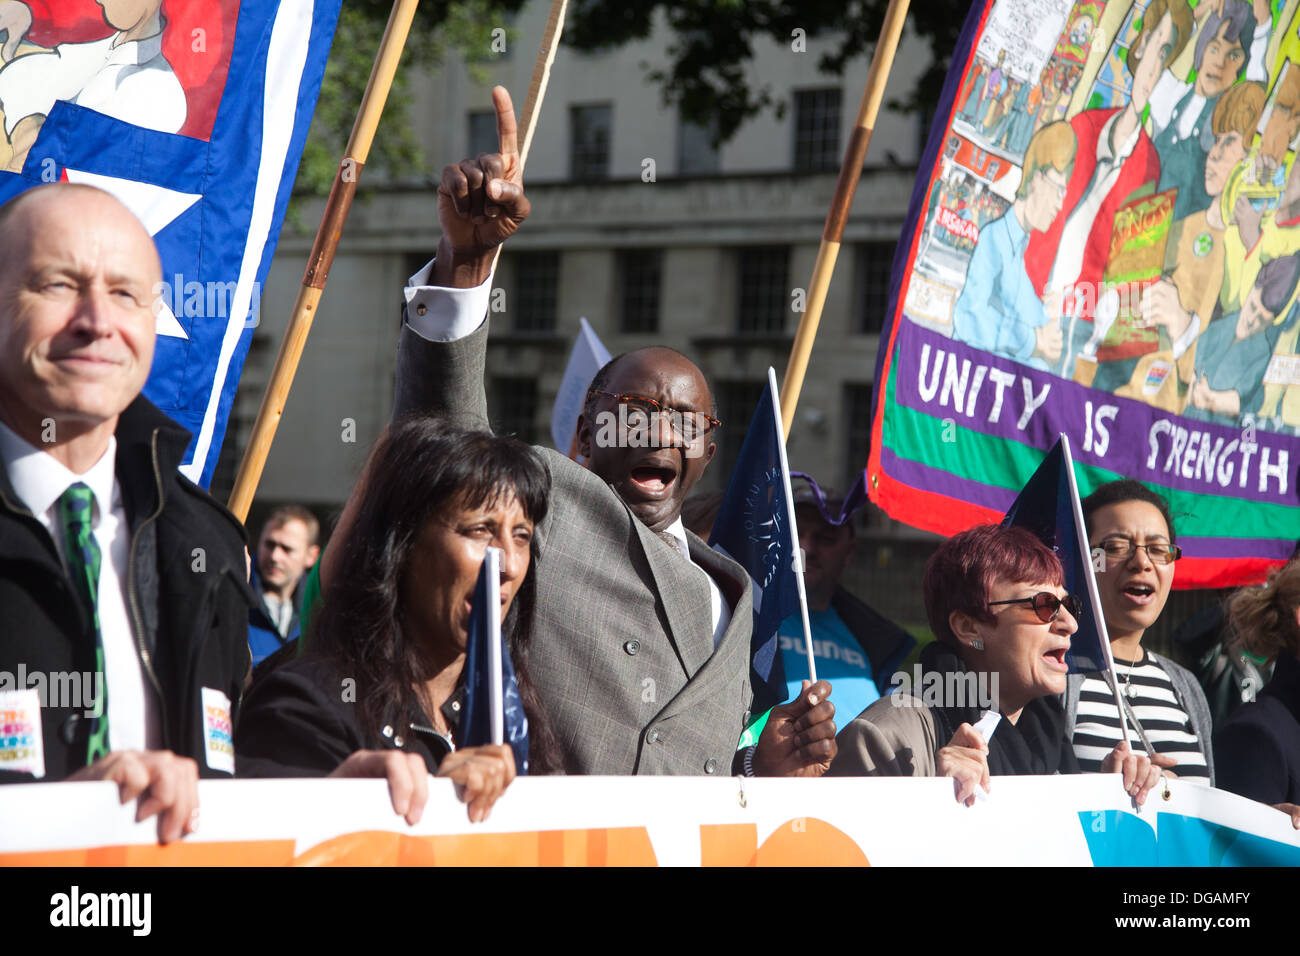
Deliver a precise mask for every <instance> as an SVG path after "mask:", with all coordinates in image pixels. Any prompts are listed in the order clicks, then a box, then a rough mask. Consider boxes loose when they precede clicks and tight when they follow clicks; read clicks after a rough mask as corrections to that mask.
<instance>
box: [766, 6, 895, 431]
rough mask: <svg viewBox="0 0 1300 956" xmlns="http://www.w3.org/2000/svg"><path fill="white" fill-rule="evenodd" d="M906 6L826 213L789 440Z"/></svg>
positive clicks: (889, 13) (785, 413) (785, 405)
mask: <svg viewBox="0 0 1300 956" xmlns="http://www.w3.org/2000/svg"><path fill="white" fill-rule="evenodd" d="M907 5H908V0H889V9H888V10H886V11H885V21H884V23H883V24H881V27H880V39H879V40H877V41H876V52H875V55H874V56H872V58H871V70H870V72H869V73H868V74H867V85H866V88H865V89H863V91H862V103H861V104H860V105H859V106H858V118H857V120H856V122H855V123H854V126H853V133H852V135H851V136H850V137H849V145H848V149H846V150H845V152H844V163H843V165H841V166H840V178H839V181H838V182H836V184H835V195H834V196H833V197H832V198H831V208H830V209H829V210H828V211H827V213H826V225H825V227H824V228H823V229H822V241H821V246H820V248H818V250H817V261H816V262H815V263H814V264H813V272H812V280H811V281H810V282H809V284H808V301H807V308H806V310H805V311H804V314H803V318H802V319H800V320H799V330H798V331H797V332H796V333H795V336H794V344H793V345H792V346H791V348H790V361H789V363H788V364H787V365H786V369H785V377H784V379H783V380H782V390H781V418H782V421H783V423H784V426H785V431H786V434H789V432H790V428H791V426H792V425H793V424H794V410H795V407H796V406H797V405H798V404H799V392H800V391H801V390H802V389H803V379H804V373H806V372H807V371H808V356H809V355H810V354H811V352H812V347H813V340H814V339H815V338H816V337H817V326H818V324H819V323H820V322H821V318H822V306H823V305H824V304H825V302H826V291H827V289H828V288H829V287H830V284H831V273H832V272H834V271H835V258H836V257H837V256H838V255H839V252H840V240H841V239H842V238H843V236H844V224H845V223H846V222H847V221H848V218H849V209H850V208H851V207H852V205H853V193H854V191H855V190H856V189H857V187H858V179H859V178H861V176H862V164H863V162H864V161H865V160H866V158H867V146H868V145H869V144H870V142H871V131H872V129H873V128H874V127H875V125H876V114H877V113H878V112H879V111H880V100H881V97H882V96H884V93H885V83H886V81H887V80H888V79H889V71H890V68H891V67H892V66H893V63H894V53H895V52H896V51H897V49H898V38H899V35H900V34H901V33H902V32H903V21H904V20H905V19H906V18H907Z"/></svg>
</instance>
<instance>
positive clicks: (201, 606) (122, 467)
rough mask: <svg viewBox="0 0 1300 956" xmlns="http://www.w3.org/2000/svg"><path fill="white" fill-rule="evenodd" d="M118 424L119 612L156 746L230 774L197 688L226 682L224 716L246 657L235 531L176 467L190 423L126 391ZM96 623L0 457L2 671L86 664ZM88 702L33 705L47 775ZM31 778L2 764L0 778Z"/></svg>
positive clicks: (78, 755)
mask: <svg viewBox="0 0 1300 956" xmlns="http://www.w3.org/2000/svg"><path fill="white" fill-rule="evenodd" d="M115 435H116V438H117V457H116V474H117V481H118V485H119V486H120V488H121V491H122V504H123V508H124V510H125V512H126V519H127V526H128V527H129V529H130V535H131V538H130V550H129V552H128V559H127V564H128V567H127V573H126V593H127V614H128V617H129V619H130V622H131V630H132V632H133V635H134V637H135V642H136V649H137V651H138V653H139V655H140V659H141V661H142V663H143V665H144V671H145V675H146V681H147V682H148V683H149V684H151V685H152V686H153V688H154V692H155V693H156V694H157V699H158V700H159V702H160V716H161V725H162V735H163V746H164V747H165V748H166V749H168V750H171V751H172V752H173V753H176V754H180V755H183V756H188V757H192V758H194V760H196V761H197V762H198V765H199V773H200V775H201V776H205V777H216V776H227V774H225V773H221V772H218V771H216V770H213V769H212V768H211V767H209V765H208V760H207V753H206V751H205V736H204V713H203V703H202V688H205V687H206V688H211V689H213V690H217V691H220V692H221V693H223V694H225V695H226V697H227V698H229V700H230V703H231V711H232V713H231V717H232V719H233V718H234V717H235V711H237V709H238V706H239V701H240V697H241V695H242V690H243V685H244V679H245V676H246V675H247V673H248V668H249V656H248V606H249V601H250V600H251V599H252V598H253V594H252V591H251V589H250V588H249V587H248V582H247V567H246V565H245V561H244V530H243V527H242V525H240V523H239V522H238V521H237V520H236V519H235V517H234V516H233V515H232V514H231V513H230V512H229V511H227V510H226V509H225V508H223V507H222V506H221V505H220V504H218V503H217V502H216V501H214V500H213V499H212V498H211V497H210V496H209V495H208V494H207V493H206V492H204V491H203V490H202V489H200V488H199V487H197V486H196V485H194V484H193V483H192V482H190V481H189V480H188V479H186V478H185V477H184V476H183V475H181V473H180V472H179V471H178V470H177V467H178V466H179V465H180V463H181V459H182V456H183V455H184V453H185V448H186V446H187V444H188V442H189V433H188V432H186V431H185V429H183V428H181V427H180V426H179V425H177V424H176V423H175V422H173V421H172V420H171V419H170V418H168V417H167V416H166V415H164V414H163V413H162V412H161V411H159V410H158V409H157V408H155V407H154V406H153V404H151V403H150V402H149V401H148V400H147V399H145V398H143V397H139V398H137V399H136V400H135V401H134V402H132V403H131V405H130V406H129V407H128V408H127V409H126V411H124V412H123V413H122V415H121V417H120V418H119V420H118V425H117V431H116V432H115ZM93 628H94V625H93V622H92V621H91V618H90V614H89V612H88V611H87V610H86V608H85V606H84V605H83V604H82V603H81V601H79V600H78V598H77V597H76V595H75V593H74V591H73V589H72V585H71V582H70V581H69V579H68V575H67V572H66V571H65V570H64V567H63V564H62V562H61V561H60V560H59V555H58V552H57V551H56V550H55V547H54V542H53V541H52V540H51V538H50V535H49V533H48V532H47V531H46V530H45V527H44V526H43V525H42V524H41V523H40V521H38V520H37V519H36V517H35V516H34V515H32V514H31V512H29V511H28V510H27V509H26V507H25V506H24V505H23V504H22V503H21V502H20V501H19V500H18V497H17V495H16V494H15V493H14V490H13V486H12V485H11V483H10V481H9V477H8V475H7V474H6V473H5V471H4V469H3V468H2V467H0V671H3V672H7V674H8V675H9V680H10V681H14V680H15V679H16V676H17V675H18V674H19V673H20V667H21V672H22V673H26V674H27V675H29V677H28V686H32V684H31V680H30V675H32V674H34V673H42V674H47V675H48V674H51V673H69V672H72V673H85V672H87V671H90V672H93V671H94V669H95V664H94V655H95V636H94V629H93ZM46 702H47V701H44V700H43V701H42V704H43V705H44V704H45V703H46ZM48 703H67V701H66V700H51V701H48ZM108 706H109V708H110V709H111V708H112V706H113V703H112V700H111V699H110V700H109V702H108ZM85 710H86V708H85V707H81V706H64V707H47V706H42V710H41V725H42V737H43V741H44V751H45V776H44V778H43V779H44V780H45V781H56V780H62V779H63V778H65V777H67V776H68V775H69V774H71V773H72V772H73V771H75V770H77V769H78V768H79V767H81V766H84V764H85V756H86V744H87V737H88V735H89V732H90V721H89V720H87V719H85V718H84V716H83V713H84V711H85ZM109 743H110V745H111V744H112V740H111V739H110V741H109ZM33 779H34V778H33V777H32V776H31V775H30V774H27V773H16V772H13V771H0V783H15V782H31V781H32V780H33Z"/></svg>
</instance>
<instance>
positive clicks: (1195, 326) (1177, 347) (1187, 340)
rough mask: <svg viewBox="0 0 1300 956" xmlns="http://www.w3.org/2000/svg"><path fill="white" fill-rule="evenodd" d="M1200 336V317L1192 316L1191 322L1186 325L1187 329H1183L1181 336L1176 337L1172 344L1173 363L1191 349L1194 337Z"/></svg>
mask: <svg viewBox="0 0 1300 956" xmlns="http://www.w3.org/2000/svg"><path fill="white" fill-rule="evenodd" d="M1200 334H1201V317H1200V316H1199V315H1196V314H1195V313H1193V314H1192V321H1190V322H1188V323H1187V328H1185V329H1183V334H1182V335H1180V336H1178V338H1177V339H1175V340H1174V342H1173V347H1174V361H1175V362H1177V361H1178V360H1179V359H1180V358H1182V357H1183V353H1184V352H1186V351H1187V350H1188V349H1190V348H1191V347H1192V343H1193V342H1195V341H1196V337H1197V336H1198V335H1200Z"/></svg>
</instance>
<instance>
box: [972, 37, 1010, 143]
mask: <svg viewBox="0 0 1300 956" xmlns="http://www.w3.org/2000/svg"><path fill="white" fill-rule="evenodd" d="M1006 59H1007V51H1006V50H999V51H998V61H997V63H995V64H994V66H993V69H991V70H990V71H989V80H988V85H987V86H986V87H985V88H984V99H985V101H986V102H987V103H988V106H987V107H984V106H983V105H981V108H980V113H979V117H978V120H979V122H978V124H977V125H978V127H979V128H980V129H981V130H983V131H984V132H985V133H987V132H988V129H989V127H990V126H992V125H993V123H995V122H997V110H998V100H999V98H1000V97H1001V96H1002V89H1003V87H1002V83H1003V81H1004V79H1005V78H1006V74H1005V73H1004V72H1003V69H1002V64H1003V63H1005V62H1006Z"/></svg>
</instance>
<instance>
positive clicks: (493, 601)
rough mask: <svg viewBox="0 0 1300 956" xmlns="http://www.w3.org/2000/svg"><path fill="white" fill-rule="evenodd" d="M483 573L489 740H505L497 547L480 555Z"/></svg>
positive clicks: (499, 550)
mask: <svg viewBox="0 0 1300 956" xmlns="http://www.w3.org/2000/svg"><path fill="white" fill-rule="evenodd" d="M483 562H484V573H485V574H486V575H487V610H486V611H485V613H486V615H487V631H488V633H487V637H488V642H487V643H488V647H487V672H488V712H489V713H490V714H491V718H490V722H491V731H492V742H493V743H494V744H500V743H504V742H505V726H506V714H505V695H504V693H503V691H502V686H503V679H502V676H501V670H502V668H503V667H504V666H505V664H504V662H503V661H502V658H501V647H502V644H501V549H500V548H488V549H487V553H486V554H484V555H483Z"/></svg>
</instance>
